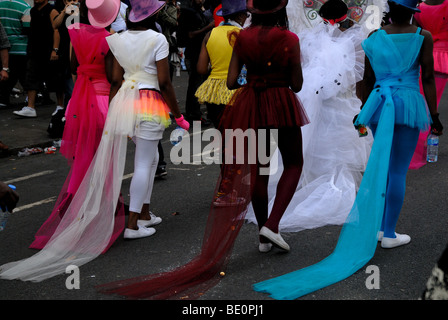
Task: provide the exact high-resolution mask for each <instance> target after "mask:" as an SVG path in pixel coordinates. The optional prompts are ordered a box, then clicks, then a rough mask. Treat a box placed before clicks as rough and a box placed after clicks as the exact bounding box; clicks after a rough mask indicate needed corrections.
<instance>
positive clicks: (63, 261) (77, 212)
mask: <svg viewBox="0 0 448 320" xmlns="http://www.w3.org/2000/svg"><path fill="white" fill-rule="evenodd" d="M147 35H148V36H147V38H146V39H144V40H146V41H144V42H142V43H143V47H142V48H141V49H142V50H137V51H135V52H134V54H133V55H128V54H126V53H127V50H128V47H125V46H123V44H122V42H121V41H119V38H117V36H118V35H117V34H116V36H115V37H113V36H110V37H108V38H107V40H108V43H109V46H110V49H111V50H113V52H114V55H115V57H116V58H117V59H118V61H119V63H120V65H121V66H122V67H123V68H124V69H125V71H126V72H125V74H124V78H125V81H124V82H123V83H122V86H121V88H120V90H119V91H118V92H117V94H116V96H115V97H114V99H113V100H112V102H111V104H110V107H109V112H108V116H107V120H106V123H105V126H104V130H103V135H102V138H101V142H100V144H99V146H98V149H97V152H96V153H95V156H94V158H93V160H92V163H91V165H90V167H89V169H88V170H87V172H86V175H85V177H84V179H83V181H82V182H81V184H80V186H79V188H78V191H77V192H76V194H75V195H74V197H73V199H72V201H71V203H70V205H69V206H68V208H67V210H66V213H65V215H64V217H63V218H62V220H61V222H60V224H59V226H58V228H57V229H56V231H55V232H54V234H53V236H52V237H51V239H50V240H49V241H48V243H47V245H46V246H45V247H44V248H43V249H42V250H41V251H39V252H38V253H37V254H35V255H33V256H31V257H29V258H27V259H24V260H20V261H16V262H11V263H7V264H5V265H2V266H1V268H0V270H1V271H0V278H2V279H20V280H24V281H42V280H45V279H47V278H50V277H53V276H55V275H58V274H62V273H64V272H65V270H66V268H67V267H68V266H71V265H75V266H77V267H80V266H82V265H83V264H86V263H88V262H89V261H91V260H93V259H95V258H96V257H97V256H98V255H100V254H101V253H102V252H103V251H104V250H105V248H107V246H108V245H109V242H110V239H111V236H112V234H113V230H114V225H115V211H116V207H117V202H118V199H119V196H120V191H121V181H122V178H123V172H124V166H125V163H126V150H127V145H128V137H133V136H134V135H135V133H136V129H137V128H138V126H136V124H139V123H140V120H139V117H141V116H146V115H147V111H148V109H147V108H146V107H145V106H146V104H144V103H138V102H139V101H140V92H139V89H138V83H145V84H150V85H152V86H153V87H158V82H157V76H156V75H151V74H148V73H146V72H144V71H142V70H141V69H140V66H139V65H137V64H136V63H135V61H143V60H144V57H145V55H146V54H147V53H148V52H150V50H151V46H152V45H153V41H151V40H152V39H153V38H152V37H153V36H152V35H151V34H150V33H147ZM112 37H113V38H112ZM131 57H132V59H130V58H131ZM162 102H163V99H161V98H159V99H157V100H155V101H154V103H159V104H160V103H162ZM158 108H162V109H163V108H168V107H167V106H166V104H165V105H164V106H159V107H158Z"/></svg>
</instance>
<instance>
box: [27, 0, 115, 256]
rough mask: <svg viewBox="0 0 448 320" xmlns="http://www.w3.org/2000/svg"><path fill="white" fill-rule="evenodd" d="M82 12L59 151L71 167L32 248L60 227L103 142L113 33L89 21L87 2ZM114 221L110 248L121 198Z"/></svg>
mask: <svg viewBox="0 0 448 320" xmlns="http://www.w3.org/2000/svg"><path fill="white" fill-rule="evenodd" d="M114 2H115V3H116V7H117V8H119V7H120V1H118V0H114ZM80 11H81V12H80V21H81V23H75V24H72V25H71V26H68V30H69V31H68V32H69V35H70V40H71V43H72V46H73V52H72V63H73V64H74V67H77V69H76V75H77V80H76V84H75V87H74V91H73V95H72V98H71V100H70V102H69V105H68V106H67V111H66V114H65V117H66V124H65V128H64V134H63V137H62V144H61V149H60V151H61V154H62V155H63V156H64V157H65V158H67V160H68V162H69V164H70V166H71V168H70V172H69V174H68V176H67V178H66V182H65V184H64V186H63V187H62V190H61V192H60V194H59V197H58V200H57V201H56V204H55V206H54V209H53V211H52V213H51V215H50V217H49V218H48V219H47V221H46V222H45V223H44V224H43V225H42V227H41V228H40V229H39V231H38V232H37V233H36V235H35V238H36V239H35V240H34V242H33V243H32V244H31V245H30V248H34V249H42V248H43V247H44V246H45V245H46V244H47V242H48V240H49V239H50V238H51V236H52V235H53V234H54V232H55V230H56V228H57V227H58V225H59V224H60V221H61V219H62V217H63V216H64V214H65V211H66V209H67V207H68V205H69V204H70V202H71V200H72V198H73V196H74V195H75V193H76V191H77V190H78V187H79V185H80V183H81V181H82V179H83V178H84V175H85V173H86V171H87V169H88V168H89V165H90V163H91V162H92V159H93V156H94V155H95V152H96V149H97V148H98V145H99V143H100V141H101V137H102V132H103V128H104V123H105V121H106V116H107V111H108V108H109V92H110V83H109V80H108V77H110V72H111V66H112V54H111V52H110V50H109V45H108V44H107V41H106V37H107V36H110V33H109V32H108V31H107V30H106V29H105V28H98V27H94V26H92V25H90V22H89V18H90V19H95V18H94V17H93V16H92V15H89V18H88V13H87V7H86V3H85V2H84V1H83V2H81V7H80ZM117 14H118V11H117ZM112 16H114V14H113V15H112ZM115 16H116V14H115ZM112 21H113V19H112ZM108 25H109V21H105V22H104V23H103V26H104V27H107V26H108ZM115 220H116V223H115V230H114V234H113V236H112V238H111V242H110V245H111V244H112V243H113V242H114V241H115V239H116V238H117V237H118V236H119V235H120V233H121V232H122V230H123V227H124V207H123V202H122V201H121V197H120V201H119V202H118V206H117V211H116V218H115Z"/></svg>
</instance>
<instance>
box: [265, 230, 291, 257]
mask: <svg viewBox="0 0 448 320" xmlns="http://www.w3.org/2000/svg"><path fill="white" fill-rule="evenodd" d="M260 236H263V237H265V238H267V239H268V240H269V241H271V242H272V244H273V245H274V246H276V247H277V248H279V249H282V250H285V251H289V245H288V244H287V243H286V242H285V240H283V238H282V236H281V235H280V233H274V232H273V231H271V230H269V229H268V228H266V227H262V228H261V230H260Z"/></svg>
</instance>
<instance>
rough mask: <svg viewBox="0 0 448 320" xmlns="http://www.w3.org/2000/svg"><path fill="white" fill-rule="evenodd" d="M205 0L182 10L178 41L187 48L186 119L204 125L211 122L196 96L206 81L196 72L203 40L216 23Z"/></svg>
mask: <svg viewBox="0 0 448 320" xmlns="http://www.w3.org/2000/svg"><path fill="white" fill-rule="evenodd" d="M205 11H206V10H205V8H204V0H190V6H189V7H186V8H181V12H180V16H179V20H178V21H179V25H178V32H177V41H178V45H179V47H185V64H186V66H187V70H188V88H187V97H186V101H185V112H186V118H187V120H188V121H189V122H190V123H191V122H192V121H201V123H202V124H203V125H209V124H210V122H209V121H207V120H205V119H203V118H202V112H201V109H200V104H199V102H198V99H197V98H196V96H195V93H196V90H197V89H198V87H199V86H200V85H201V84H202V82H203V81H204V80H205V77H204V76H203V75H200V74H199V73H198V72H197V70H196V65H197V63H198V59H199V53H200V51H201V47H202V40H203V39H204V37H205V35H206V34H207V32H209V31H210V30H211V29H212V28H213V27H214V26H215V23H214V21H213V18H211V19H210V18H207V16H206V15H205Z"/></svg>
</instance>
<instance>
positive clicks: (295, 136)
mask: <svg viewBox="0 0 448 320" xmlns="http://www.w3.org/2000/svg"><path fill="white" fill-rule="evenodd" d="M287 2H288V1H287V0H249V1H248V3H247V8H248V9H249V11H250V12H251V13H252V25H251V26H250V27H249V28H247V29H245V30H242V31H241V32H240V33H239V34H237V33H235V34H234V35H233V39H234V40H235V44H234V52H233V55H232V60H231V62H230V67H229V74H228V82H227V84H228V87H230V88H234V87H236V86H237V84H236V83H237V77H238V74H239V71H240V70H241V67H242V65H243V64H245V65H246V67H247V84H246V85H244V86H243V87H242V88H241V90H239V93H238V94H237V95H236V96H234V97H233V99H232V101H231V103H230V106H228V107H227V108H226V110H225V112H224V114H223V116H222V119H221V124H220V128H221V130H222V132H223V133H225V131H226V129H233V130H236V129H241V130H242V131H243V132H245V131H246V130H248V129H251V130H252V129H253V130H255V131H256V132H257V130H259V129H269V130H271V131H273V130H272V129H276V130H278V131H277V132H278V147H279V150H280V152H281V155H282V158H283V162H284V173H283V175H282V177H281V179H280V181H279V183H278V189H277V202H276V204H275V205H274V208H273V210H272V212H271V214H270V217H269V219H268V218H267V217H268V209H267V203H268V197H267V186H268V181H269V176H268V175H263V174H260V172H261V171H260V169H263V167H269V163H267V164H262V163H260V162H259V161H255V162H254V163H249V162H250V161H248V159H247V155H248V150H249V149H251V148H250V147H251V145H250V143H249V145H247V146H246V147H248V148H247V149H245V158H244V160H245V161H242V162H243V163H241V162H239V163H238V161H231V162H229V161H224V164H223V166H222V170H221V175H220V178H219V180H218V183H217V187H216V191H219V192H220V193H221V192H230V194H231V195H232V196H231V197H228V199H227V200H228V202H227V205H226V204H225V203H224V204H223V203H222V202H221V203H220V205H212V206H211V210H210V214H209V217H208V221H207V226H206V231H205V236H204V240H203V241H204V242H203V246H202V250H201V253H200V254H199V255H198V256H197V257H196V258H194V259H193V260H192V261H191V262H189V263H188V264H186V265H185V266H182V267H179V268H177V269H175V270H173V271H169V272H165V273H161V274H153V275H148V276H143V277H138V278H133V279H129V280H124V281H119V282H115V283H111V284H106V285H103V286H101V287H100V288H99V289H100V291H102V292H104V293H108V294H119V295H123V296H126V297H130V298H147V299H166V298H178V297H186V296H188V297H189V298H196V297H198V295H199V293H201V292H202V293H203V292H205V290H207V289H208V288H210V287H211V286H213V285H215V284H216V283H217V282H218V281H219V278H220V276H221V275H222V274H223V272H224V270H225V267H226V264H227V262H228V260H229V257H230V254H231V251H232V247H233V244H234V241H235V239H236V237H237V235H238V232H239V230H240V228H241V226H242V225H243V224H244V217H245V214H246V212H247V206H248V204H249V203H250V202H251V201H252V204H253V205H254V209H255V213H256V216H257V219H258V225H259V226H260V228H261V230H260V242H261V243H260V247H259V250H260V251H262V252H266V251H269V250H270V249H271V246H272V244H274V245H276V246H277V247H279V248H280V249H283V250H285V251H288V250H289V246H288V244H287V243H286V242H285V241H284V240H283V239H282V237H281V236H280V234H279V233H278V224H279V221H280V219H281V217H282V215H283V212H284V210H285V208H286V206H287V205H288V203H289V201H290V199H291V197H292V195H293V194H294V191H295V189H296V186H297V183H298V180H299V178H300V174H301V170H302V162H303V160H302V148H301V144H302V138H301V129H300V127H301V126H303V125H305V124H306V123H308V118H307V116H306V113H305V111H304V109H303V107H302V105H301V104H300V102H299V101H298V99H297V97H296V95H295V93H294V92H298V91H299V90H300V89H301V87H302V69H301V64H300V47H299V39H298V38H297V36H296V35H295V34H293V33H291V32H289V31H288V27H287V16H286V9H285V7H286V4H287ZM269 130H268V131H269ZM230 131H232V130H230ZM273 133H275V131H273ZM229 140H230V139H226V138H225V136H224V146H226V148H225V154H224V159H227V160H228V158H230V159H232V158H233V159H235V158H238V157H237V154H236V153H235V151H237V150H235V149H234V147H233V148H232V147H228V144H227V143H229ZM268 143H269V141H268ZM290 145H294V148H289V146H290ZM252 146H253V145H252ZM238 151H241V150H238ZM257 151H258V154H259V152H260V150H257ZM258 154H257V155H258ZM229 155H230V157H229ZM257 160H258V158H257ZM233 162H236V163H233ZM268 172H269V171H268ZM235 200H236V201H235ZM214 203H216V202H214Z"/></svg>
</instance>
